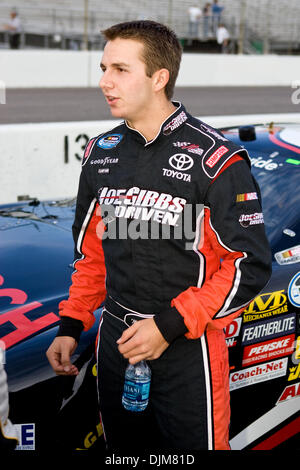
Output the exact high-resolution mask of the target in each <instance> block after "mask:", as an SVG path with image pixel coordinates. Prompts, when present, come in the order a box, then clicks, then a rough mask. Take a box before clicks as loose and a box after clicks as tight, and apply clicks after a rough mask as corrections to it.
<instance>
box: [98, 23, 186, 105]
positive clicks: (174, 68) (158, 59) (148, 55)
mask: <svg viewBox="0 0 300 470" xmlns="http://www.w3.org/2000/svg"><path fill="white" fill-rule="evenodd" d="M101 32H102V34H103V35H104V37H105V39H107V40H108V41H112V40H114V39H117V38H121V39H135V40H137V41H140V42H141V43H142V44H143V45H144V51H143V56H142V60H143V61H144V63H145V65H146V74H147V76H148V77H152V75H153V73H154V72H156V71H157V70H160V69H163V68H166V69H167V70H168V71H169V74H170V78H169V81H168V83H167V85H166V87H165V94H166V97H167V98H168V99H169V100H170V99H171V98H172V96H173V93H174V87H175V82H176V79H177V75H178V72H179V66H180V61H181V55H182V47H181V44H180V42H179V41H178V39H177V36H176V34H175V33H174V32H173V31H172V30H171V29H169V28H168V27H167V26H165V25H163V24H161V23H157V22H155V21H150V20H142V21H128V22H124V23H119V24H116V25H113V26H111V27H110V28H107V29H105V30H104V31H101Z"/></svg>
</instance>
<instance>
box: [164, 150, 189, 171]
mask: <svg viewBox="0 0 300 470" xmlns="http://www.w3.org/2000/svg"><path fill="white" fill-rule="evenodd" d="M169 163H170V165H171V167H172V168H174V169H175V170H180V171H187V170H189V169H190V168H192V166H193V165H194V160H193V159H192V157H190V156H189V155H185V154H184V153H176V154H175V155H172V157H170V158H169Z"/></svg>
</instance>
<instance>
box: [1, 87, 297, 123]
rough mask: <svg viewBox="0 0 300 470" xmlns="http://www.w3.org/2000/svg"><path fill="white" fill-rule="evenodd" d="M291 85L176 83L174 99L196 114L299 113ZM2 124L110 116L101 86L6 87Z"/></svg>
mask: <svg viewBox="0 0 300 470" xmlns="http://www.w3.org/2000/svg"><path fill="white" fill-rule="evenodd" d="M293 91H294V90H293V88H291V87H287V86H285V87H273V86H272V87H177V88H176V89H175V94H174V99H176V100H178V101H181V102H182V103H183V104H184V105H185V107H186V109H187V110H188V111H189V112H190V113H191V114H193V115H195V116H220V115H233V114H260V113H263V114H264V113H297V112H299V111H300V105H299V104H293V102H292V94H293ZM5 98H6V99H5V101H6V102H5V104H0V124H13V123H29V122H32V123H37V122H65V121H95V120H104V119H111V118H112V117H111V115H110V112H109V108H108V106H107V104H106V102H105V100H104V97H103V95H102V92H101V90H100V89H99V88H23V89H7V90H6V95H5Z"/></svg>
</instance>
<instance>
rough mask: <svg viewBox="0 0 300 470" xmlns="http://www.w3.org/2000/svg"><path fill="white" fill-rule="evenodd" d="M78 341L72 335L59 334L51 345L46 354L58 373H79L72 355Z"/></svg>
mask: <svg viewBox="0 0 300 470" xmlns="http://www.w3.org/2000/svg"><path fill="white" fill-rule="evenodd" d="M76 347H77V342H76V340H75V339H74V338H72V337H71V336H57V337H56V338H55V339H54V341H53V343H52V344H51V345H50V346H49V348H48V350H47V352H46V356H47V358H48V361H49V362H50V365H51V366H52V369H53V370H54V372H55V373H56V374H57V375H78V369H77V367H76V366H74V365H73V364H72V363H71V355H72V354H73V352H74V351H75V349H76Z"/></svg>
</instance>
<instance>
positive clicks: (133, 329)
mask: <svg viewBox="0 0 300 470" xmlns="http://www.w3.org/2000/svg"><path fill="white" fill-rule="evenodd" d="M117 343H118V345H119V351H120V353H121V354H122V355H123V356H124V357H125V358H126V359H128V360H129V362H130V364H136V363H137V362H139V361H142V360H143V359H146V360H153V359H158V358H159V357H160V355H161V354H162V353H163V352H164V351H165V349H167V347H168V346H169V343H167V341H166V340H165V339H164V337H163V336H162V334H161V332H160V331H159V329H158V328H157V326H156V324H155V322H154V320H153V318H147V319H146V320H140V321H137V322H135V323H134V324H133V325H132V326H130V327H129V328H127V330H125V331H124V332H123V334H122V336H121V337H120V338H119V339H118V341H117Z"/></svg>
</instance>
